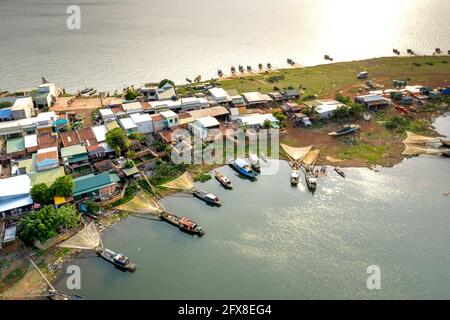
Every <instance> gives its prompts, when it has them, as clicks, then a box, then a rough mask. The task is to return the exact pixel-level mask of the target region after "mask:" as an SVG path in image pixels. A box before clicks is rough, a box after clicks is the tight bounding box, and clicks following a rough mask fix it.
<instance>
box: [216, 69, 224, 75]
mask: <svg viewBox="0 0 450 320" xmlns="http://www.w3.org/2000/svg"><path fill="white" fill-rule="evenodd" d="M217 74H218V75H219V77H222V76H223V72H222V70H220V69H219V70H217Z"/></svg>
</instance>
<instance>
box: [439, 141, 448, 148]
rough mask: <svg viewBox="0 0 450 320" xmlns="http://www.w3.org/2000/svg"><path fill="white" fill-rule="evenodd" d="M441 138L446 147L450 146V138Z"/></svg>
mask: <svg viewBox="0 0 450 320" xmlns="http://www.w3.org/2000/svg"><path fill="white" fill-rule="evenodd" d="M440 140H441V143H442V145H443V146H444V147H447V148H450V140H449V139H440Z"/></svg>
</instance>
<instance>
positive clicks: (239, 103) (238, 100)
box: [230, 95, 245, 107]
mask: <svg viewBox="0 0 450 320" xmlns="http://www.w3.org/2000/svg"><path fill="white" fill-rule="evenodd" d="M230 99H231V104H232V105H233V106H234V107H243V106H245V99H244V98H243V97H242V96H239V95H235V96H231V98H230Z"/></svg>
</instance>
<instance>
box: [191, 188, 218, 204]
mask: <svg viewBox="0 0 450 320" xmlns="http://www.w3.org/2000/svg"><path fill="white" fill-rule="evenodd" d="M193 194H194V196H195V197H196V198H198V199H200V200H203V201H205V202H206V203H209V204H212V205H215V206H221V205H222V203H221V202H220V200H218V201H214V200H212V199H210V198H208V197H207V196H206V194H205V193H204V192H202V191H199V190H194V192H193Z"/></svg>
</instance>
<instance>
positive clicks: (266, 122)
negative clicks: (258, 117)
mask: <svg viewBox="0 0 450 320" xmlns="http://www.w3.org/2000/svg"><path fill="white" fill-rule="evenodd" d="M271 127H272V122H271V121H270V120H269V119H266V120H264V122H263V125H262V128H263V129H270V128H271Z"/></svg>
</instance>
